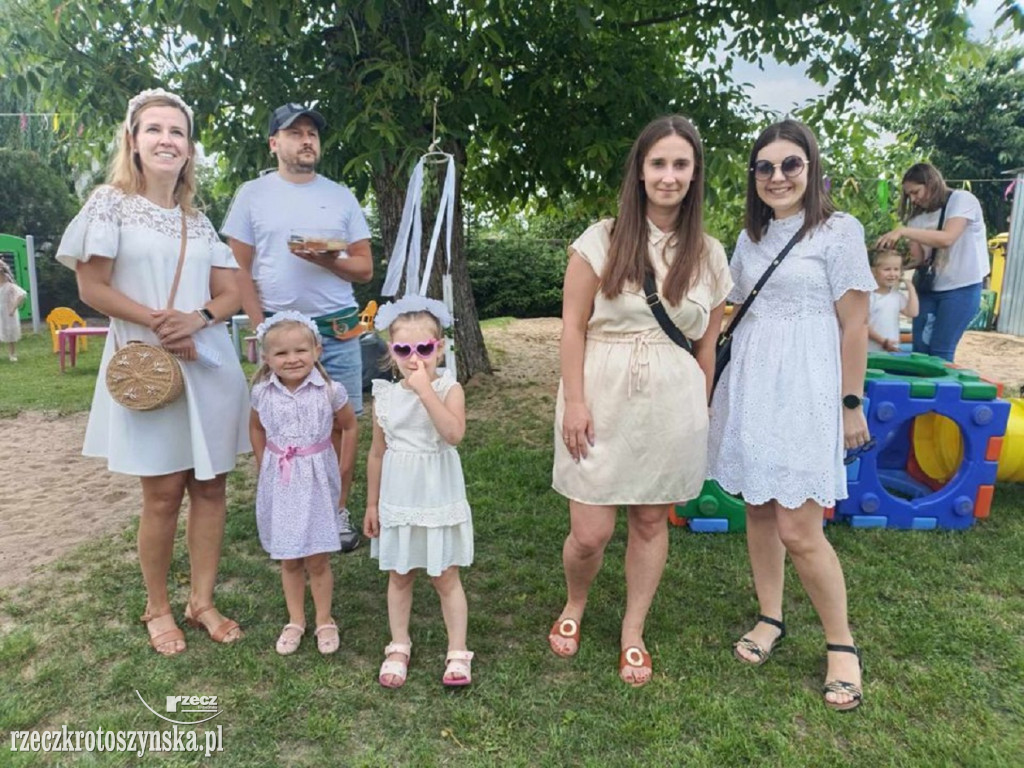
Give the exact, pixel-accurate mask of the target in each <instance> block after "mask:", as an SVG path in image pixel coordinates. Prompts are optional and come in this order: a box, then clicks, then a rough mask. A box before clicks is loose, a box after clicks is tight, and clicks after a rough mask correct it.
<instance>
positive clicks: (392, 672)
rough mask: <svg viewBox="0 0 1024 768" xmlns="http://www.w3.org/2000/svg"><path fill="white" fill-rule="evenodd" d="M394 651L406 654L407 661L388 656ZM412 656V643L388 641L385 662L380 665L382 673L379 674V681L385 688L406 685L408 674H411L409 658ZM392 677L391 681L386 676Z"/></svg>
mask: <svg viewBox="0 0 1024 768" xmlns="http://www.w3.org/2000/svg"><path fill="white" fill-rule="evenodd" d="M393 653H400V654H402V655H403V656H405V661H398V660H396V659H389V658H387V657H388V656H390V655H391V654H393ZM411 656H412V643H388V646H387V648H385V649H384V663H383V664H381V665H380V673H379V674H378V675H377V682H379V683H380V684H381V685H383V686H384V687H385V688H401V687H402V686H403V685H405V678H406V675H408V674H409V659H410V658H411ZM385 677H390V678H391V679H390V681H389V682H385V680H384V678H385Z"/></svg>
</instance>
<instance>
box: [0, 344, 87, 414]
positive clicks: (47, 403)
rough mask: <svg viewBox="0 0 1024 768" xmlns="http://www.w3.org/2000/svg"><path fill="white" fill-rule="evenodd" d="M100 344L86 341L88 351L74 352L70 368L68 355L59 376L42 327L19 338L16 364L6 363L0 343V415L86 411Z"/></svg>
mask: <svg viewBox="0 0 1024 768" xmlns="http://www.w3.org/2000/svg"><path fill="white" fill-rule="evenodd" d="M103 341H104V340H103V338H102V337H92V338H90V339H89V340H88V342H89V348H88V350H87V351H85V352H79V353H78V358H77V361H76V365H75V367H74V368H72V367H71V361H70V355H69V356H68V357H67V360H66V363H65V369H64V373H63V374H62V373H61V372H60V362H59V358H58V357H57V355H56V354H54V352H53V343H52V342H51V341H50V334H49V332H48V331H47V330H46V328H45V327H44V328H43V332H42V333H27V334H25V335H24V336H22V338H21V341H19V342H18V362H16V363H9V362H8V361H7V345H6V344H4V345H3V350H2V352H3V354H0V371H3V390H2V394H0V416H14V415H16V414H17V413H18V412H20V411H25V410H35V411H58V412H60V413H72V412H74V411H84V410H86V409H87V408H88V407H89V404H90V403H91V402H92V391H93V387H94V386H95V384H96V373H97V371H99V367H100V356H101V354H102V353H103Z"/></svg>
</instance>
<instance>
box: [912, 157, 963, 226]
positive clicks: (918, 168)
mask: <svg viewBox="0 0 1024 768" xmlns="http://www.w3.org/2000/svg"><path fill="white" fill-rule="evenodd" d="M907 182H910V183H911V184H921V185H922V186H923V187H924V189H925V192H927V193H928V199H927V201H926V202H925V204H924V205H922V206H917V205H914V203H913V201H912V200H911V199H910V195H908V194H907V193H906V192H903V191H902V187H903V185H904V184H906V183H907ZM900 188H901V192H900V221H907V220H908V219H910V218H912V217H914V216H917V214H919V213H928V212H929V211H937V210H938V209H939V208H941V207H942V204H943V203H945V202H946V198H947V197H949V195H950V193H951V192H952V190H950V188H949V186H948V185H947V184H946V180H945V179H944V178H942V173H941V172H940V171H939V169H938V168H936V167H935V166H934V165H932V164H931V163H915V164H914V165H912V166H910V167H909V168H908V169H907V172H906V173H904V174H903V179H902V180H901V181H900Z"/></svg>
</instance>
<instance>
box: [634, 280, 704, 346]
mask: <svg viewBox="0 0 1024 768" xmlns="http://www.w3.org/2000/svg"><path fill="white" fill-rule="evenodd" d="M644 293H645V294H646V295H647V306H648V307H650V308H651V313H652V314H653V315H654V319H655V320H657V321H658V325H660V326H661V330H663V331H664V332H665V335H666V336H668V337H669V338H670V339H672V341H674V342H675V343H676V344H678V345H679V346H680V347H682V348H683V349H685V350H686V351H687V352H689V353H690V354H691V355H692V354H693V345H692V344H691V343H690V340H689V339H688V338H686V336H684V335H683V332H682V331H681V330H679V326H678V325H676V324H675V323H673V322H672V318H670V317H669V316H668V312H666V311H665V305H664V304H662V303H661V296H659V295H658V288H657V286H656V285H655V284H654V275H653V274H652V273H650V272H648V273H647V274H646V275H644Z"/></svg>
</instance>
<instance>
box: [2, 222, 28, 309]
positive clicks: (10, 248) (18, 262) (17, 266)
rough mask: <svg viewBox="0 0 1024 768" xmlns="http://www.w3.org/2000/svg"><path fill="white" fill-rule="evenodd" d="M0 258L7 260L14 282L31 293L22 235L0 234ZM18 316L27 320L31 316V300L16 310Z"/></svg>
mask: <svg viewBox="0 0 1024 768" xmlns="http://www.w3.org/2000/svg"><path fill="white" fill-rule="evenodd" d="M0 259H3V260H4V261H6V262H7V265H8V266H9V267H10V268H11V272H12V273H13V274H14V282H16V283H17V284H18V285H20V286H21V287H22V288H23V289H24V290H25V291H26V292H27V293H29V294H31V292H32V291H31V288H32V286H31V280H30V279H29V262H28V247H27V244H26V242H25V238H23V237H15V236H14V235H0ZM18 317H19V318H20V319H21V320H23V321H24V320H28V319H29V318H31V317H32V302H31V301H27V302H25V303H24V304H22V305H21V309H19V310H18Z"/></svg>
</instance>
